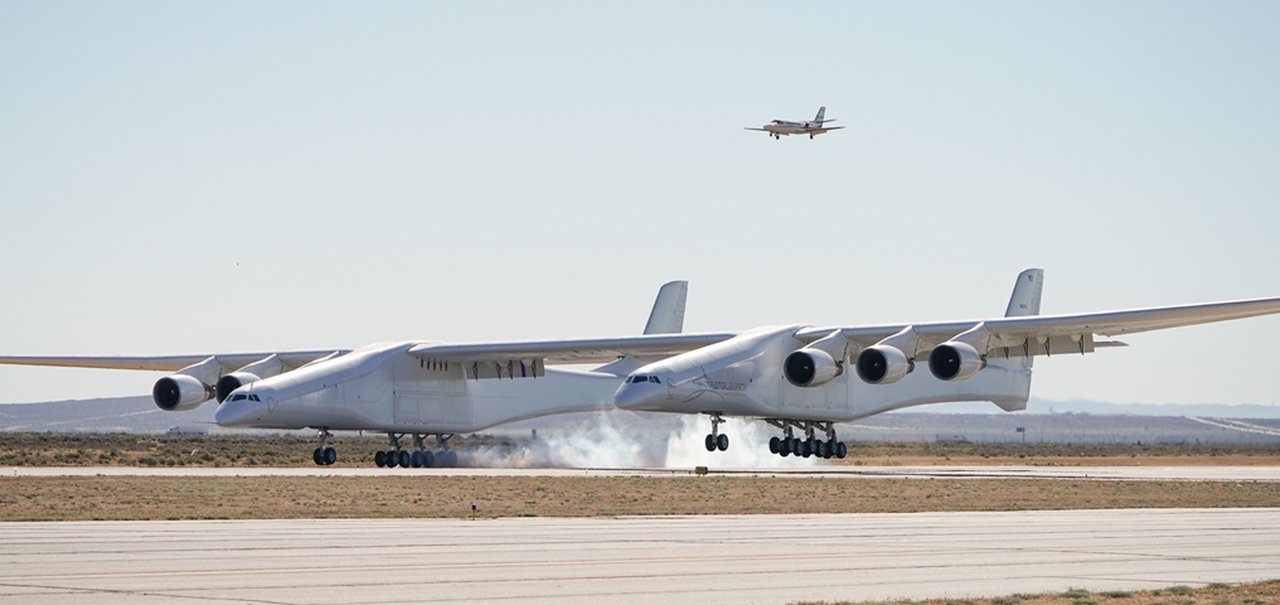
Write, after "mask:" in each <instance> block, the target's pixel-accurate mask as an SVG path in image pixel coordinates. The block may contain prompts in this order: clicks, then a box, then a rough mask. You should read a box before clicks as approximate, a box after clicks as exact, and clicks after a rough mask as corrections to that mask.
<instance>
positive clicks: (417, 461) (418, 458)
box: [409, 451, 422, 468]
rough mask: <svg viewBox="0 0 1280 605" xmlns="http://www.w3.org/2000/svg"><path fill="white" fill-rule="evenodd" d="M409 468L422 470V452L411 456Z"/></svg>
mask: <svg viewBox="0 0 1280 605" xmlns="http://www.w3.org/2000/svg"><path fill="white" fill-rule="evenodd" d="M409 466H412V467H413V468H422V452H417V451H415V452H414V453H412V454H409Z"/></svg>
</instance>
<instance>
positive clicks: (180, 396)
mask: <svg viewBox="0 0 1280 605" xmlns="http://www.w3.org/2000/svg"><path fill="white" fill-rule="evenodd" d="M212 397H213V389H212V388H211V387H210V386H209V385H207V384H205V383H203V382H200V379H199V378H196V377H194V376H188V375H186V374H170V375H168V376H165V377H164V378H161V379H160V380H157V381H156V386H154V387H152V389H151V399H152V400H153V401H155V402H156V406H158V407H159V408H160V409H162V410H165V411H166V412H183V411H186V410H194V409H196V407H197V406H199V405H200V404H202V403H204V402H206V401H208V400H209V399H211V398H212Z"/></svg>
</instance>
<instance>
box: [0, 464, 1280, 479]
mask: <svg viewBox="0 0 1280 605" xmlns="http://www.w3.org/2000/svg"><path fill="white" fill-rule="evenodd" d="M0 472H6V470H5V469H3V468H0ZM707 472H708V473H709V474H713V475H738V476H755V477H784V478H785V477H828V478H839V477H846V478H873V479H912V478H932V479H1090V480H1115V481H1118V480H1126V481H1268V482H1280V466H838V465H814V466H808V467H787V468H720V467H709V468H708V469H707ZM693 473H694V469H692V468H427V469H417V468H394V469H386V468H373V467H356V468H348V467H337V468H335V467H325V466H318V467H310V466H309V467H258V468H255V467H237V468H209V467H128V466H67V467H52V466H51V467H38V466H37V467H9V469H7V472H6V474H8V475H10V476H14V477H92V476H138V477H356V476H359V477H369V476H388V475H425V476H464V477H499V476H503V477H505V476H520V477H584V476H586V477H640V476H671V475H691V474H693Z"/></svg>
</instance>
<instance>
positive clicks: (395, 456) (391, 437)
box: [373, 433, 458, 468]
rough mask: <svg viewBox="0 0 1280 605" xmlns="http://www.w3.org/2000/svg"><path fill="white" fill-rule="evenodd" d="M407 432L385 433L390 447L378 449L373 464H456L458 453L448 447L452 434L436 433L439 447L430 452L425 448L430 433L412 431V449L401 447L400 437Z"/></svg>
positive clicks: (380, 466) (407, 466) (384, 465)
mask: <svg viewBox="0 0 1280 605" xmlns="http://www.w3.org/2000/svg"><path fill="white" fill-rule="evenodd" d="M406 434H407V433H387V442H388V444H389V445H390V447H391V449H388V450H386V451H382V450H379V451H378V452H377V453H375V454H374V455H373V464H374V465H375V466H377V467H378V468H383V467H386V468H395V467H397V466H399V467H401V468H431V467H436V466H457V465H458V453H457V452H455V451H453V450H451V449H449V439H451V438H452V437H453V434H447V435H445V434H436V440H437V441H438V442H439V443H440V449H438V450H436V451H434V452H432V451H431V450H429V449H427V444H426V439H427V437H429V436H430V435H428V434H423V433H413V451H408V450H406V449H404V448H403V447H401V445H400V439H401V438H403V437H404V436H405V435H406Z"/></svg>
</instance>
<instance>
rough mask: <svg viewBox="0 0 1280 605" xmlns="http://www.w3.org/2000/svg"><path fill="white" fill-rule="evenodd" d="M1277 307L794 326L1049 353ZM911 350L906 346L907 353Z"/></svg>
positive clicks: (870, 339)
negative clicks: (957, 340)
mask: <svg viewBox="0 0 1280 605" xmlns="http://www.w3.org/2000/svg"><path fill="white" fill-rule="evenodd" d="M1276 313H1280V297H1275V298H1256V299H1249V300H1233V301H1225V302H1215V303H1200V304H1191V305H1176V306H1168V307H1147V308H1140V309H1127V310H1119V311H1103V312H1098V313H1073V314H1068V315H1029V316H1022V317H998V318H992V319H986V320H973V321H959V322H935V323H920V324H893V325H880V326H852V327H841V328H834V327H827V328H806V329H803V330H801V331H799V332H798V333H797V334H796V336H797V338H799V339H801V340H804V341H808V342H815V341H817V340H819V339H825V338H827V337H831V336H834V334H835V332H837V331H838V332H839V334H840V335H841V336H843V337H844V340H845V342H846V343H847V345H848V350H849V352H850V353H857V352H858V351H859V350H861V349H863V348H866V347H870V346H872V345H874V344H876V343H878V342H880V341H881V340H883V339H885V338H888V337H890V336H894V335H896V334H899V333H901V332H902V331H903V330H905V329H907V328H911V329H912V331H913V332H914V333H915V336H916V337H918V344H917V345H916V351H915V352H914V353H920V352H923V351H928V350H930V349H932V348H933V347H935V346H937V345H939V344H942V343H943V342H947V341H949V340H951V339H953V338H955V337H957V336H961V337H962V338H964V337H963V336H962V335H964V334H966V333H967V334H971V335H976V336H977V337H976V338H974V339H973V340H968V341H966V342H970V344H975V342H974V341H978V342H977V343H976V344H979V345H981V344H985V347H984V346H977V347H976V348H978V349H979V351H980V352H983V353H985V354H994V355H1000V356H1008V355H1010V354H1014V355H1019V354H1029V355H1049V354H1052V353H1054V352H1062V353H1071V352H1089V351H1092V350H1093V348H1094V347H1103V346H1124V344H1123V343H1118V342H1096V341H1095V340H1094V337H1095V336H1107V337H1110V336H1115V335H1118V334H1133V333H1137V332H1147V331H1151V330H1163V329H1166V328H1176V327H1181V326H1192V325H1198V324H1206V323H1212V322H1217V321H1226V320H1231V319H1243V318H1246V317H1256V316H1259V315H1271V314H1276ZM911 353H912V352H908V354H911Z"/></svg>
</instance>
